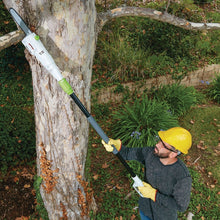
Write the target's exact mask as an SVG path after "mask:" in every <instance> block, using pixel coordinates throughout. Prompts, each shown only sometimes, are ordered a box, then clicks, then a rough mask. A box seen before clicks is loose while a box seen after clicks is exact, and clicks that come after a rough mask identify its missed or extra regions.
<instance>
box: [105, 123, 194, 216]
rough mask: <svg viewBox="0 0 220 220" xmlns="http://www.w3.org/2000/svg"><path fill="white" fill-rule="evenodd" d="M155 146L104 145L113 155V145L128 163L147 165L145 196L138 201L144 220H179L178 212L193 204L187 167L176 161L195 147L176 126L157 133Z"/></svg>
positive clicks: (142, 191)
mask: <svg viewBox="0 0 220 220" xmlns="http://www.w3.org/2000/svg"><path fill="white" fill-rule="evenodd" d="M158 136H159V141H158V143H157V144H156V146H155V147H143V148H127V147H125V146H123V145H122V144H121V141H120V140H113V139H110V141H109V143H108V144H106V143H105V142H104V141H102V144H103V145H104V147H105V148H106V150H107V151H109V152H112V151H113V147H112V146H111V145H114V146H115V148H116V149H117V150H118V151H119V152H120V154H121V155H122V157H123V158H124V159H125V160H137V161H139V162H140V163H143V164H144V165H145V173H144V174H145V175H144V182H143V185H144V186H143V187H138V189H139V191H140V192H141V193H142V195H143V197H140V199H139V210H140V216H141V219H142V220H149V219H150V220H177V211H181V212H184V211H185V210H186V209H187V207H188V205H189V201H190V192H191V184H192V179H191V177H190V174H189V171H188V169H187V167H186V166H185V164H184V163H183V162H182V161H181V160H180V159H179V158H177V156H178V155H180V154H181V153H183V154H187V153H188V150H189V149H190V147H191V145H192V137H191V134H190V133H189V132H188V131H187V130H186V129H184V128H181V127H174V128H170V129H168V130H166V131H159V132H158Z"/></svg>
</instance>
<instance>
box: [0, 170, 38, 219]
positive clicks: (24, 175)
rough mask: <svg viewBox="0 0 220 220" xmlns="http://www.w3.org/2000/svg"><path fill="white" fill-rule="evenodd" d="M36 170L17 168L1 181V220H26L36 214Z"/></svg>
mask: <svg viewBox="0 0 220 220" xmlns="http://www.w3.org/2000/svg"><path fill="white" fill-rule="evenodd" d="M34 170H35V168H34V167H33V168H30V167H17V168H13V170H10V171H9V172H8V173H7V174H6V175H4V176H2V178H1V181H0V219H1V220H15V219H16V220H25V219H28V218H25V217H28V216H30V215H31V214H33V213H34V212H35V190H34V189H33V182H34V178H33V177H34V172H35V171H34Z"/></svg>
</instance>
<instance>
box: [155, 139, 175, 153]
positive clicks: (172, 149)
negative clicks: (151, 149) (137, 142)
mask: <svg viewBox="0 0 220 220" xmlns="http://www.w3.org/2000/svg"><path fill="white" fill-rule="evenodd" d="M159 140H160V141H161V143H162V144H163V146H164V148H166V149H167V150H169V151H172V152H174V153H178V151H177V150H176V149H175V148H174V147H173V146H170V147H171V148H168V147H167V146H166V145H165V144H164V142H163V141H162V140H161V139H160V138H159Z"/></svg>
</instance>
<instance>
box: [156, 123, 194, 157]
mask: <svg viewBox="0 0 220 220" xmlns="http://www.w3.org/2000/svg"><path fill="white" fill-rule="evenodd" d="M158 135H159V137H160V139H161V140H162V141H163V142H165V143H167V144H169V145H171V146H173V147H174V148H175V149H177V150H179V151H180V152H181V153H184V154H187V153H188V150H189V149H190V147H191V146H192V136H191V134H190V133H189V131H187V130H186V129H184V128H181V127H174V128H170V129H168V130H166V131H159V132H158Z"/></svg>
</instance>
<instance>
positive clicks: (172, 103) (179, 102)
mask: <svg viewBox="0 0 220 220" xmlns="http://www.w3.org/2000/svg"><path fill="white" fill-rule="evenodd" d="M152 94H153V96H154V98H156V99H157V100H158V102H166V103H167V104H168V106H169V110H170V111H171V113H172V114H173V115H175V116H177V117H178V116H181V115H183V114H184V113H185V112H187V111H188V110H189V109H190V108H191V106H193V105H194V104H196V102H197V96H198V93H197V92H196V90H195V88H194V87H186V86H183V85H179V84H176V83H174V84H171V85H163V86H161V87H159V88H158V89H157V90H155V91H154V92H153V93H152Z"/></svg>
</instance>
